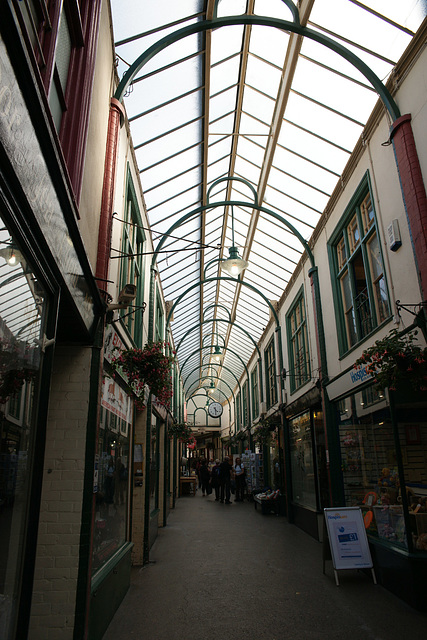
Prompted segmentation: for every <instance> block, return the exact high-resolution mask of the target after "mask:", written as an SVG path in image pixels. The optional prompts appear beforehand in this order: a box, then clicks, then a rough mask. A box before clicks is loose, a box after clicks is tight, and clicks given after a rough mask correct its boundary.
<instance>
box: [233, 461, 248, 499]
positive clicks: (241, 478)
mask: <svg viewBox="0 0 427 640" xmlns="http://www.w3.org/2000/svg"><path fill="white" fill-rule="evenodd" d="M234 479H235V482H236V499H235V500H234V502H243V498H244V493H245V485H246V481H245V467H244V466H243V464H242V461H241V459H240V458H236V462H235V464H234Z"/></svg>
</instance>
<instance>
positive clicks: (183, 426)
mask: <svg viewBox="0 0 427 640" xmlns="http://www.w3.org/2000/svg"><path fill="white" fill-rule="evenodd" d="M168 436H169V438H170V439H171V440H172V438H174V437H176V438H178V440H179V441H180V442H184V443H188V442H190V440H192V438H194V436H193V432H192V429H191V426H190V425H189V424H187V423H186V422H174V423H172V424H170V425H169V426H168Z"/></svg>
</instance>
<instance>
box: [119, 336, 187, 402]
mask: <svg viewBox="0 0 427 640" xmlns="http://www.w3.org/2000/svg"><path fill="white" fill-rule="evenodd" d="M164 350H166V352H168V350H169V344H168V343H167V342H151V343H147V344H146V345H145V346H144V347H143V349H127V350H125V351H120V352H119V353H118V354H117V355H114V356H113V359H112V361H111V367H112V369H113V371H117V372H119V373H120V374H122V375H124V376H125V378H126V379H127V381H128V384H129V386H130V388H131V389H132V391H133V392H134V393H135V395H136V396H137V397H140V396H141V395H143V393H144V387H145V385H147V386H148V387H149V388H150V391H151V393H152V394H153V395H155V396H156V398H157V401H158V402H160V403H161V404H163V405H165V406H166V407H169V404H170V400H171V398H172V375H171V366H172V363H173V362H174V361H175V358H174V354H175V352H173V354H172V355H167V353H164ZM142 404H143V403H142ZM140 406H141V405H140Z"/></svg>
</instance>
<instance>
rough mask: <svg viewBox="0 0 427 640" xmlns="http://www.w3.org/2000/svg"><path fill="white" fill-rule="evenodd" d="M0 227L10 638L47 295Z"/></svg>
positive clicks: (4, 609)
mask: <svg viewBox="0 0 427 640" xmlns="http://www.w3.org/2000/svg"><path fill="white" fill-rule="evenodd" d="M1 227H2V228H1V229H0V289H1V296H0V542H1V544H0V627H1V630H2V632H3V635H2V634H1V633H0V635H1V636H2V638H9V637H10V634H11V633H12V629H13V628H14V625H15V620H16V617H17V615H18V604H19V596H20V589H21V575H22V573H21V572H22V564H23V559H24V547H25V543H26V535H27V531H28V510H29V496H30V490H31V479H32V468H33V461H34V445H35V438H36V434H37V427H38V420H37V402H36V401H35V399H36V389H37V388H38V381H39V375H40V360H41V345H42V344H43V335H44V332H45V317H46V310H47V303H46V295H45V292H44V290H43V287H42V286H41V284H40V282H39V280H38V279H37V277H36V275H35V273H34V272H33V270H32V267H31V266H30V265H29V263H28V262H27V260H26V258H25V256H24V255H23V253H22V252H21V251H20V249H19V248H18V246H17V244H16V243H15V241H14V239H13V238H12V237H11V236H10V234H9V233H8V231H7V229H6V228H5V227H4V224H3V223H2V222H1Z"/></svg>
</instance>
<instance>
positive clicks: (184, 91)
mask: <svg viewBox="0 0 427 640" xmlns="http://www.w3.org/2000/svg"><path fill="white" fill-rule="evenodd" d="M111 4H112V12H113V29H114V37H115V41H116V54H117V59H118V73H119V76H120V78H121V77H122V76H123V74H124V73H125V72H126V71H127V70H128V68H129V67H130V65H132V63H133V62H134V61H135V60H136V59H137V58H138V57H139V56H140V55H141V54H142V53H143V52H144V51H146V50H147V49H148V48H149V47H150V46H151V45H153V44H154V43H156V42H157V41H159V40H160V39H161V38H164V37H165V36H167V35H170V34H171V33H174V32H176V31H177V30H178V29H183V28H184V27H188V26H190V25H194V24H196V23H197V22H201V21H204V20H208V19H212V17H213V16H214V13H215V8H216V9H217V17H218V18H225V17H227V16H237V15H242V14H248V15H256V16H268V17H270V18H277V19H281V20H286V21H292V13H291V10H290V8H289V6H288V4H289V2H286V1H284V0H220V1H219V2H215V1H214V0H180V2H172V1H171V0H156V2H153V1H152V0H140V1H139V2H134V0H111ZM216 5H217V6H216ZM295 5H296V2H295ZM299 14H300V21H301V25H302V26H307V27H308V28H310V29H311V30H313V31H314V32H316V33H321V34H323V35H324V36H327V37H328V38H330V39H332V40H333V41H335V42H338V43H339V44H340V45H342V46H344V47H346V48H347V49H348V50H349V51H351V52H352V53H354V54H355V55H357V56H358V57H359V58H360V59H361V60H362V61H363V62H364V63H365V64H367V65H368V66H369V68H370V69H371V70H372V71H373V72H374V73H375V74H376V75H377V76H378V77H379V78H380V80H381V81H382V82H383V83H385V82H386V81H387V79H388V77H389V76H390V74H391V73H392V71H393V68H394V66H395V64H396V62H397V61H398V60H399V58H400V57H401V55H402V53H403V52H404V50H405V48H406V47H407V46H408V44H409V43H410V41H411V38H412V37H413V36H414V34H415V32H416V30H417V29H418V27H419V25H420V24H421V22H422V20H423V19H424V18H425V16H426V14H427V1H426V0H406V2H401V0H366V1H364V2H358V1H356V0H302V2H301V3H300V8H299ZM377 100H378V95H377V93H376V91H375V90H374V88H373V87H372V86H371V85H370V83H369V81H368V80H367V79H366V77H365V76H364V75H363V74H362V73H361V72H360V71H358V70H357V69H356V68H355V67H354V66H353V65H352V64H350V62H348V61H347V60H346V59H345V58H344V57H341V56H340V55H338V54H337V53H335V52H334V51H332V50H330V49H328V48H327V47H325V46H324V45H322V44H320V43H318V42H316V41H315V40H312V39H310V38H308V37H301V36H297V35H296V34H295V33H292V32H291V31H290V30H281V29H277V28H274V27H271V26H261V25H257V24H247V25H246V26H244V25H241V24H239V25H232V26H223V27H221V28H218V29H216V30H213V31H209V30H208V31H203V32H202V33H196V34H192V35H188V36H187V37H185V38H183V39H180V40H178V41H177V42H175V43H174V44H171V45H169V46H168V47H166V48H164V49H163V50H162V51H161V52H160V53H158V54H157V55H155V56H154V57H152V58H151V59H150V60H149V61H148V62H147V63H146V64H145V65H144V66H143V68H142V69H141V70H140V71H139V72H138V73H137V74H136V76H135V77H134V79H133V82H132V83H131V85H130V86H129V87H128V90H127V93H126V96H125V98H124V104H125V107H126V110H127V114H128V117H129V120H130V127H131V133H132V139H133V144H134V147H135V153H136V158H137V162H138V166H139V171H140V174H141V183H142V187H143V190H144V195H145V201H146V205H147V212H148V217H149V221H150V225H151V227H152V230H153V237H154V238H155V244H157V242H156V239H160V238H161V237H162V235H163V234H165V233H166V232H168V230H169V229H170V227H171V226H172V225H173V224H174V223H176V222H177V221H178V220H179V219H180V218H182V217H183V216H185V215H186V214H189V213H190V212H194V215H192V216H190V217H189V218H188V219H187V220H186V222H185V223H184V224H183V225H181V226H179V227H177V228H175V229H174V230H173V232H172V233H171V235H170V237H169V238H168V239H167V240H166V242H165V244H164V246H163V248H162V249H163V251H165V252H162V253H161V254H159V259H158V267H159V270H160V276H161V282H162V287H163V290H164V295H165V299H166V300H170V301H176V300H177V299H178V298H179V296H181V295H183V298H182V300H181V302H180V304H178V305H177V306H176V308H175V311H174V321H173V323H172V325H171V327H172V333H173V337H174V341H175V345H176V347H177V349H178V354H177V355H178V360H179V364H180V367H181V371H182V377H183V380H184V382H185V389H186V393H187V396H188V397H189V396H191V395H192V394H193V393H195V392H196V390H197V389H199V387H201V386H205V387H206V386H209V385H210V383H211V380H213V382H214V385H215V390H214V391H213V393H212V395H211V397H213V398H215V399H216V400H219V401H220V402H223V401H224V400H225V398H227V397H229V396H230V395H231V389H234V388H235V387H236V386H237V380H238V379H240V377H241V375H242V374H243V372H244V371H245V365H246V364H247V362H248V360H249V359H250V357H251V356H252V354H253V353H254V351H255V350H256V344H257V342H258V341H259V339H260V337H261V336H262V333H263V331H264V329H265V328H266V326H267V324H268V322H269V318H270V310H269V307H268V305H267V304H266V302H265V299H264V298H263V297H262V296H261V295H260V293H261V294H262V295H263V296H264V297H265V298H267V299H268V300H279V299H280V297H281V295H282V293H283V291H284V289H285V288H286V285H287V283H288V282H289V280H290V278H291V277H292V274H293V272H294V270H295V268H296V266H297V264H298V262H299V260H300V258H301V255H302V253H303V246H302V244H301V243H300V241H299V240H298V239H297V238H296V236H295V235H294V234H293V233H291V231H288V230H286V229H285V227H284V226H283V224H281V223H280V222H279V221H277V220H276V219H274V218H273V217H271V216H270V215H269V214H267V213H266V212H263V211H261V212H260V211H259V210H258V209H255V208H254V207H253V206H252V205H253V204H254V195H253V192H252V190H251V189H250V188H249V186H248V185H247V184H246V183H245V182H242V181H240V180H239V181H236V180H234V181H233V182H230V181H226V180H222V179H224V178H227V177H231V176H233V177H235V178H241V179H243V180H244V181H247V182H248V183H250V185H252V187H253V189H254V190H255V192H256V194H257V197H258V204H259V205H263V206H264V207H266V208H267V209H269V210H271V211H273V212H275V213H276V214H278V215H279V216H281V217H282V218H284V219H286V220H287V221H288V222H289V223H291V225H293V227H294V228H295V229H296V230H297V231H298V232H299V233H300V234H301V236H302V237H303V238H304V239H305V240H307V241H308V240H309V239H310V237H311V235H312V233H313V230H314V228H315V227H316V225H317V223H318V221H319V218H320V216H321V215H322V212H323V211H324V209H325V207H326V205H327V203H328V200H329V198H330V196H331V194H332V192H333V190H334V188H335V186H336V184H337V181H338V180H339V179H340V176H341V174H342V172H343V169H344V167H345V165H346V163H347V161H348V159H349V157H350V154H351V153H352V150H353V148H354V146H355V144H356V143H357V141H358V140H359V138H360V136H361V133H362V131H363V128H364V126H365V124H366V122H367V119H368V117H369V115H370V113H371V111H372V109H373V107H374V105H375V104H376V102H377ZM217 181H219V182H217ZM215 183H216V184H215ZM211 187H212V189H211V191H210V192H209V189H210V188H211ZM207 197H208V198H209V200H208V201H207ZM225 201H233V202H238V204H234V205H233V206H229V205H224V204H223V205H222V206H214V207H213V206H211V207H209V208H202V207H204V206H205V205H206V204H207V203H208V202H209V204H215V203H218V202H225ZM233 238H234V242H233ZM233 244H234V245H235V246H237V247H238V249H239V254H240V256H241V257H244V258H245V259H246V260H248V261H249V266H248V267H247V269H246V270H245V271H244V272H243V275H242V281H243V283H244V284H240V283H238V282H237V281H235V280H234V281H233V280H231V279H225V280H224V279H222V280H219V277H220V276H224V275H225V274H224V272H221V271H220V270H219V260H220V259H222V258H227V257H228V249H229V247H231V246H232V245H233ZM216 345H219V346H220V347H221V349H223V348H224V347H225V355H224V358H223V361H222V366H221V365H219V366H218V365H211V364H210V363H211V354H212V353H213V351H214V347H215V346H216Z"/></svg>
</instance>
